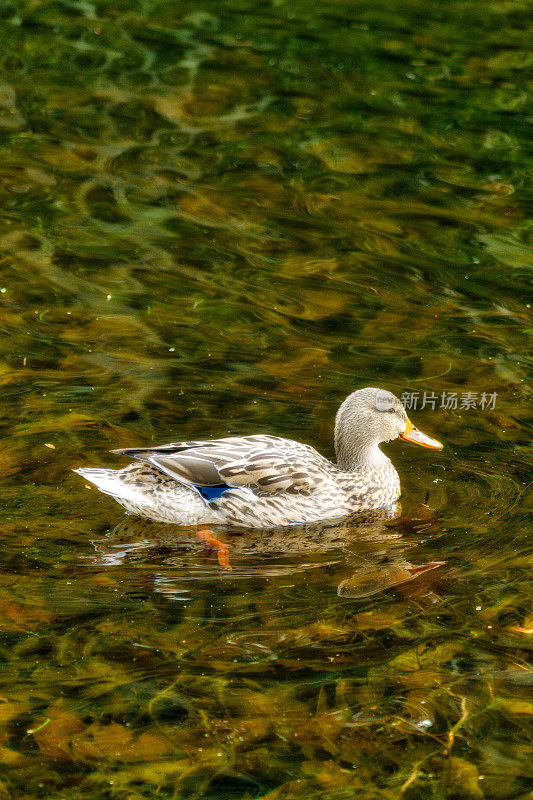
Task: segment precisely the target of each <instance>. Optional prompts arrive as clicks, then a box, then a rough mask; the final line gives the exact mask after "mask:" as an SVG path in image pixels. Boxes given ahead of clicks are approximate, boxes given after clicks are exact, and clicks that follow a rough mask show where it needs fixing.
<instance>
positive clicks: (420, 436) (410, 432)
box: [400, 418, 444, 450]
mask: <svg viewBox="0 0 533 800" xmlns="http://www.w3.org/2000/svg"><path fill="white" fill-rule="evenodd" d="M400 439H403V440H404V442H414V444H421V445H422V447H431V448H432V449H433V450H442V448H443V447H444V445H442V444H441V443H440V442H437V440H436V439H432V438H431V436H426V434H425V433H422V431H419V430H418V428H415V427H414V425H413V423H412V422H411V420H410V419H409V418H408V419H407V425H406V426H405V430H404V432H403V433H400Z"/></svg>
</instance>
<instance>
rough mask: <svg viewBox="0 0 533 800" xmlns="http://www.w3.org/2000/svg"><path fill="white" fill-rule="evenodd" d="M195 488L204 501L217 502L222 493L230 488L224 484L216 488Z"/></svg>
mask: <svg viewBox="0 0 533 800" xmlns="http://www.w3.org/2000/svg"><path fill="white" fill-rule="evenodd" d="M196 488H197V489H198V491H199V492H200V494H201V495H202V497H203V498H204V500H219V499H220V498H221V497H222V495H223V494H224V492H227V491H228V489H229V488H230V487H229V486H227V485H226V484H225V483H221V484H218V485H217V486H198V485H196Z"/></svg>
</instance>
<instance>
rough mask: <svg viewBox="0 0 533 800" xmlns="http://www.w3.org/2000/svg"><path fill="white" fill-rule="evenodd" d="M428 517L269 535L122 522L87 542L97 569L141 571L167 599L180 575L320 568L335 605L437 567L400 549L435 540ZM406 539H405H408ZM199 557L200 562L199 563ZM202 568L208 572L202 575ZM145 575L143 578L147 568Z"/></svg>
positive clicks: (387, 513)
mask: <svg viewBox="0 0 533 800" xmlns="http://www.w3.org/2000/svg"><path fill="white" fill-rule="evenodd" d="M434 527H435V520H433V519H431V517H430V516H429V515H428V513H423V514H418V515H411V516H403V517H402V516H401V509H400V506H399V505H396V506H394V507H389V508H387V509H377V510H373V511H371V512H368V513H365V514H358V515H354V516H351V517H349V518H344V519H342V520H337V521H332V520H329V521H327V522H320V523H314V524H307V525H299V526H290V527H282V528H281V527H280V528H273V529H268V530H257V529H255V530H237V529H235V528H234V527H232V528H229V527H228V528H226V527H223V526H218V527H216V528H215V527H213V528H212V529H209V530H206V529H198V528H185V527H181V526H175V525H169V524H166V523H158V522H153V521H151V520H146V519H142V518H140V517H133V516H127V517H124V518H123V519H122V520H121V521H120V522H119V524H118V525H117V526H116V527H115V528H114V529H113V531H111V532H110V533H109V534H108V535H106V536H105V537H103V538H101V539H98V540H95V541H93V546H94V548H95V551H96V555H95V557H94V561H93V564H94V566H98V567H123V566H131V567H139V566H142V567H143V575H144V579H143V583H144V584H146V581H147V580H149V581H150V582H151V584H152V587H151V588H152V589H153V591H157V592H160V593H162V594H165V595H168V596H172V595H173V593H174V591H178V592H181V591H182V589H179V590H178V589H176V590H175V589H174V588H173V586H174V584H176V586H177V584H180V585H181V584H182V580H183V571H184V570H189V573H190V575H191V577H194V578H196V579H202V578H208V577H209V578H213V577H214V575H216V574H218V576H219V577H232V578H234V579H239V578H242V577H251V576H258V577H263V578H268V577H273V576H280V575H284V574H297V573H302V572H304V571H306V570H309V569H315V570H316V569H321V570H323V571H326V572H327V573H328V575H329V576H331V577H332V578H333V581H334V584H335V585H336V588H337V594H338V596H339V597H342V598H353V599H362V598H365V597H371V596H372V595H375V594H378V593H379V592H383V591H385V590H387V589H391V588H394V587H397V586H400V585H402V584H406V583H409V582H411V581H414V580H415V579H417V578H419V577H420V576H422V575H424V574H425V573H426V572H428V571H430V570H434V569H436V568H437V567H440V566H442V565H443V564H444V563H445V562H444V561H430V562H427V563H424V564H412V563H411V562H410V561H408V560H407V559H406V557H405V550H406V548H407V547H409V546H412V545H413V544H415V542H414V541H413V537H415V538H416V543H419V542H420V538H421V536H423V535H434V532H435V531H434ZM410 537H411V538H410ZM198 556H199V557H198ZM206 566H209V567H210V568H211V569H208V570H206ZM147 568H151V569H152V571H151V572H150V578H148V577H147V573H146V569H147Z"/></svg>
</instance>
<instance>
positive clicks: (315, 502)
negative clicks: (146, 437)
mask: <svg viewBox="0 0 533 800" xmlns="http://www.w3.org/2000/svg"><path fill="white" fill-rule="evenodd" d="M396 438H400V439H403V440H404V441H408V442H415V443H416V444H420V445H422V446H424V447H430V448H434V449H438V450H440V449H442V444H441V443H440V442H438V441H436V440H435V439H432V438H431V437H429V436H426V434H424V433H422V432H421V431H419V430H418V429H417V428H415V427H414V426H413V425H412V423H411V421H410V420H409V418H408V416H407V414H406V413H405V409H404V407H403V406H402V404H401V403H400V401H399V400H398V398H397V397H395V396H394V395H393V394H391V393H390V392H387V391H384V390H382V389H374V388H366V389H359V390H358V391H356V392H353V393H352V394H351V395H349V397H347V398H346V400H345V401H344V402H343V404H342V405H341V407H340V408H339V410H338V412H337V416H336V420H335V452H336V455H337V463H336V464H333V463H332V462H331V461H328V460H327V459H326V458H324V457H323V456H321V455H320V453H318V452H317V451H316V450H315V449H314V448H313V447H310V446H309V445H306V444H300V443H299V442H295V441H293V440H291V439H284V438H282V437H280V436H268V435H261V434H259V435H253V436H235V437H228V438H225V439H214V440H211V441H202V440H197V441H186V442H174V443H171V444H164V445H161V446H159V447H150V448H126V449H123V450H112V451H111V452H112V453H116V454H118V455H124V456H129V457H132V458H134V459H136V462H134V463H132V464H129V465H128V466H126V467H124V468H123V469H120V470H113V469H99V468H82V469H77V470H74V471H75V472H77V473H78V474H79V475H82V477H84V478H86V479H87V480H89V481H91V482H92V483H94V484H95V486H97V487H98V489H99V490H100V491H101V492H104V493H105V494H109V495H111V496H112V497H113V498H114V499H115V500H116V501H117V502H118V503H120V504H121V505H122V506H124V508H125V509H126V511H128V512H129V513H131V514H138V515H139V516H141V517H146V518H148V519H152V520H156V521H158V522H170V523H175V524H180V525H220V524H222V525H236V526H241V527H242V526H245V527H253V528H269V527H273V526H279V525H294V524H298V523H307V522H315V521H318V520H325V519H331V518H334V517H343V516H347V515H349V514H353V513H357V512H361V511H367V510H370V509H374V508H383V507H386V506H390V505H391V504H393V503H395V502H396V500H397V499H398V498H399V496H400V491H401V490H400V479H399V476H398V473H397V472H396V470H395V468H394V466H393V465H392V462H391V461H390V459H389V458H388V457H387V456H386V455H385V454H384V453H383V452H382V451H381V450H380V448H379V445H380V443H381V442H387V441H390V440H391V439H396Z"/></svg>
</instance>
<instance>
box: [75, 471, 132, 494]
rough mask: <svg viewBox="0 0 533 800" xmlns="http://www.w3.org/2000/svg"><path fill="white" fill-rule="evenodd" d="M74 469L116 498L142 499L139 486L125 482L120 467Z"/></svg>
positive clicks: (105, 492) (102, 490)
mask: <svg viewBox="0 0 533 800" xmlns="http://www.w3.org/2000/svg"><path fill="white" fill-rule="evenodd" d="M72 471H73V472H77V473H78V475H81V476H82V478H85V479H86V480H88V481H90V482H91V483H94V485H95V486H96V487H97V488H98V489H99V490H100V491H101V492H103V493H104V494H110V495H111V496H112V497H114V498H115V499H116V500H119V501H120V500H126V501H127V500H129V501H131V502H134V503H135V502H138V501H139V500H140V499H141V498H140V497H139V492H138V490H137V488H136V487H135V486H131V485H129V484H127V483H125V482H124V480H123V479H122V471H121V470H119V469H104V468H98V467H95V468H93V467H83V468H81V469H73V470H72Z"/></svg>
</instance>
